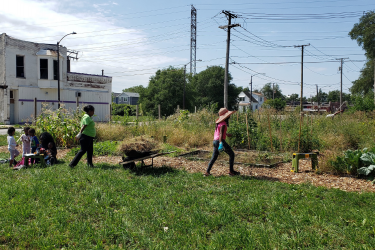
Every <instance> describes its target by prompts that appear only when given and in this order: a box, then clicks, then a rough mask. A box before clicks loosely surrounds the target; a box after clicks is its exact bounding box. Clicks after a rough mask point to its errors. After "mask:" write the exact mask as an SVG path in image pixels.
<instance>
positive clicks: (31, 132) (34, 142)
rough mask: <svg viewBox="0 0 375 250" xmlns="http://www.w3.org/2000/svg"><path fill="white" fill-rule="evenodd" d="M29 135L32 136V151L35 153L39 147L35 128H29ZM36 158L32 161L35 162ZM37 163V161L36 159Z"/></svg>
mask: <svg viewBox="0 0 375 250" xmlns="http://www.w3.org/2000/svg"><path fill="white" fill-rule="evenodd" d="M29 136H30V138H31V139H30V146H31V153H35V151H36V149H37V148H38V147H39V141H38V138H37V137H36V136H35V129H33V128H31V129H29ZM33 160H34V159H31V163H34V161H33ZM35 163H36V161H35Z"/></svg>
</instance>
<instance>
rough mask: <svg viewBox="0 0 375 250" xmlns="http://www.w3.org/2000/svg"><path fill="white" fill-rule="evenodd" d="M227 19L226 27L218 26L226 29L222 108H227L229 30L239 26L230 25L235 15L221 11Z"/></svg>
mask: <svg viewBox="0 0 375 250" xmlns="http://www.w3.org/2000/svg"><path fill="white" fill-rule="evenodd" d="M222 13H224V14H225V15H226V16H227V18H228V25H225V26H219V28H220V29H227V55H226V59H225V76H224V107H225V108H228V67H229V47H230V29H231V28H234V27H238V26H240V25H239V24H232V18H237V15H234V14H232V13H230V12H229V11H226V10H223V11H222Z"/></svg>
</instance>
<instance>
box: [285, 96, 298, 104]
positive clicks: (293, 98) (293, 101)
mask: <svg viewBox="0 0 375 250" xmlns="http://www.w3.org/2000/svg"><path fill="white" fill-rule="evenodd" d="M285 100H286V102H287V103H290V104H297V103H298V104H299V97H298V94H291V95H290V96H288V97H287V98H286V99H285Z"/></svg>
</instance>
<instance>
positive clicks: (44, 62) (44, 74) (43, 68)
mask: <svg viewBox="0 0 375 250" xmlns="http://www.w3.org/2000/svg"><path fill="white" fill-rule="evenodd" d="M39 63H40V79H48V59H40V61H39Z"/></svg>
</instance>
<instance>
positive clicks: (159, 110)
mask: <svg viewBox="0 0 375 250" xmlns="http://www.w3.org/2000/svg"><path fill="white" fill-rule="evenodd" d="M158 112H159V120H160V119H161V109H160V104H159V105H158Z"/></svg>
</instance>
